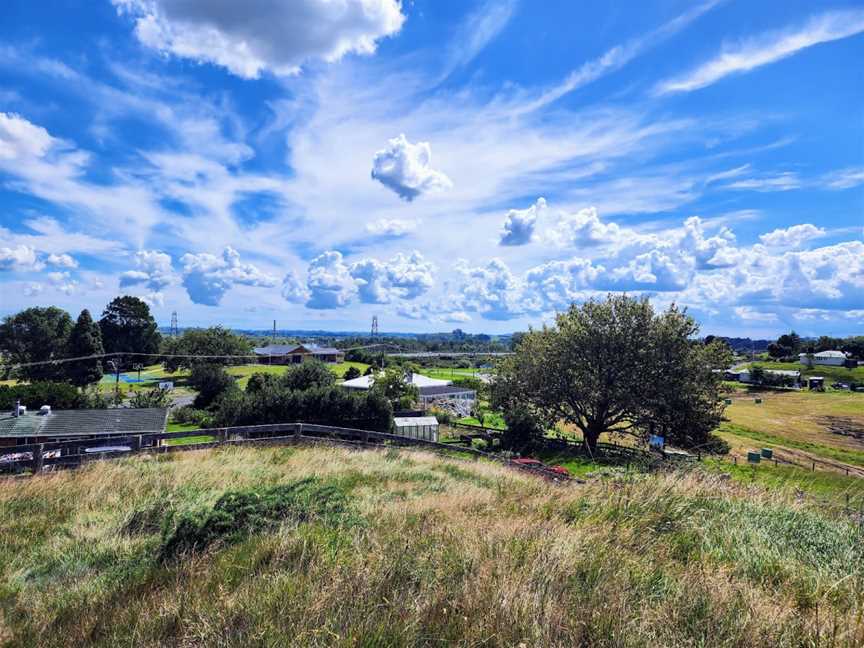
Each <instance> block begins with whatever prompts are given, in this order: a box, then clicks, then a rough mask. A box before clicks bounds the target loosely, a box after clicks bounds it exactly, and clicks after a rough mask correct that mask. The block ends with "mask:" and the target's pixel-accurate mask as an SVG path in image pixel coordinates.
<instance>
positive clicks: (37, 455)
mask: <svg viewBox="0 0 864 648" xmlns="http://www.w3.org/2000/svg"><path fill="white" fill-rule="evenodd" d="M201 436H210V437H213V439H214V440H213V441H210V442H204V443H188V444H181V445H168V444H166V443H165V442H166V441H170V440H175V439H177V440H180V439H186V438H190V437H201ZM310 443H312V444H314V443H336V444H342V445H348V446H355V447H356V446H362V447H377V448H380V447H382V446H384V447H394V446H395V447H407V446H411V447H422V448H424V449H429V450H433V451H437V452H448V453H453V452H457V453H460V454H468V455H470V456H472V457H474V458H481V457H482V458H484V459H488V460H490V461H496V462H499V463H503V464H505V465H508V466H510V467H512V468H514V469H517V470H522V471H525V472H528V473H532V474H535V475H537V476H540V477H543V478H545V479H549V480H552V481H556V482H564V481H579V480H572V478H570V477H567V476H566V475H561V474H559V473H557V472H554V471H552V470H550V469H548V468H546V467H545V466H544V467H537V466H525V465H522V464H518V463H513V462H511V460H510V459H509V458H506V457H502V456H499V455H495V454H490V453H486V452H482V451H480V450H476V449H474V448H466V447H462V446H455V447H454V446H453V445H450V444H444V443H437V442H434V441H424V440H422V439H414V438H411V437H405V436H400V435H396V434H387V433H383V432H373V431H371V430H357V429H354V428H341V427H333V426H327V425H313V424H311V423H277V424H272V425H249V426H242V427H227V428H207V429H201V430H190V431H187V432H159V433H149V434H116V435H115V434H112V435H104V436H100V437H98V438H91V439H75V440H72V441H57V442H49V443H31V444H24V445H16V446H9V447H7V448H0V473H23V472H29V473H31V474H37V473H40V472H42V471H45V470H57V469H62V468H74V467H77V466H80V465H81V464H83V463H85V462H88V461H93V460H99V459H108V458H117V457H122V456H126V455H129V454H137V453H165V452H182V451H186V450H201V449H204V448H213V447H220V446H231V445H297V444H310Z"/></svg>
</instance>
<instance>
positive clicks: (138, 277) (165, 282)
mask: <svg viewBox="0 0 864 648" xmlns="http://www.w3.org/2000/svg"><path fill="white" fill-rule="evenodd" d="M135 265H136V267H137V270H127V271H126V272H124V273H122V274H121V275H120V287H121V288H127V287H129V286H135V285H139V284H144V285H145V286H146V287H147V288H148V289H149V290H152V291H156V292H158V291H160V290H162V289H163V288H166V287H167V286H169V285H171V284H172V283H173V282H174V270H173V268H172V267H171V257H170V256H169V255H168V254H165V253H164V252H159V251H158V250H140V251H139V252H137V253H136V254H135Z"/></svg>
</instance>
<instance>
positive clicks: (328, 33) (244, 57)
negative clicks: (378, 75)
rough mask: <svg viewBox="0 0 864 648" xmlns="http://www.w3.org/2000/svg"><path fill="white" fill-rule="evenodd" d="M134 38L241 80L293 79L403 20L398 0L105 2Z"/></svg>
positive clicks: (365, 50) (370, 47) (362, 49)
mask: <svg viewBox="0 0 864 648" xmlns="http://www.w3.org/2000/svg"><path fill="white" fill-rule="evenodd" d="M112 2H113V3H114V5H115V6H116V7H117V8H118V11H119V12H120V13H121V14H126V15H130V16H132V17H133V18H134V20H135V35H136V36H137V38H138V40H139V41H141V43H143V44H144V45H146V46H147V47H150V48H152V49H155V50H157V51H158V52H161V53H164V54H172V55H174V56H178V57H181V58H187V59H191V60H193V61H198V62H202V63H205V62H206V63H213V64H216V65H219V66H222V67H224V68H226V69H228V70H229V71H230V72H231V73H233V74H235V75H237V76H239V77H243V78H246V79H253V78H257V77H258V76H259V75H260V74H261V72H262V71H264V70H269V71H271V72H273V73H275V74H279V75H290V74H297V73H298V72H299V71H300V67H301V66H302V65H303V64H304V63H306V62H308V61H314V60H324V61H327V62H333V61H338V60H339V59H340V58H342V57H343V56H345V55H346V54H349V53H357V54H372V53H373V52H374V51H375V49H376V46H377V42H378V40H380V39H381V38H384V37H386V36H390V35H392V34H395V33H397V32H398V31H399V30H400V29H401V27H402V23H403V22H404V20H405V16H404V15H403V14H402V7H401V4H400V2H399V0H281V1H279V2H274V0H245V1H244V2H230V1H229V2H224V1H218V2H214V1H213V0H112Z"/></svg>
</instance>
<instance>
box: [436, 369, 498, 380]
mask: <svg viewBox="0 0 864 648" xmlns="http://www.w3.org/2000/svg"><path fill="white" fill-rule="evenodd" d="M490 371H491V370H490V369H476V368H468V369H466V368H463V367H422V368H421V369H420V373H421V374H423V375H424V376H427V377H429V378H437V379H438V380H454V379H456V378H473V377H476V376H477V374H488V373H489V372H490Z"/></svg>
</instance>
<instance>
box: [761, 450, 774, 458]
mask: <svg viewBox="0 0 864 648" xmlns="http://www.w3.org/2000/svg"><path fill="white" fill-rule="evenodd" d="M762 456H763V457H765V458H766V459H771V458H772V457H773V456H774V451H773V450H772V449H771V448H762Z"/></svg>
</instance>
